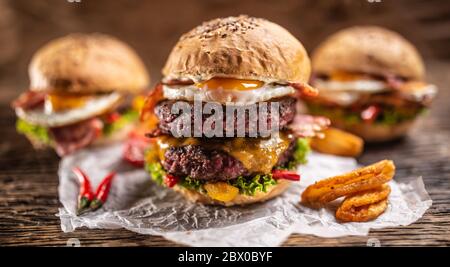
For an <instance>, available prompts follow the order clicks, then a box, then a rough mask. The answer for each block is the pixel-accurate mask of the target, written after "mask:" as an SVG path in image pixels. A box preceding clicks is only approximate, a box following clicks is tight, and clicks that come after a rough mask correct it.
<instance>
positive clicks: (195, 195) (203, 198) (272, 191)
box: [173, 180, 291, 207]
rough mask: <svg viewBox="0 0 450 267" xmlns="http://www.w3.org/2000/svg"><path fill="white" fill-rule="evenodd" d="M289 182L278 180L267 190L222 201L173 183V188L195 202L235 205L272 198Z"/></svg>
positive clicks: (285, 187)
mask: <svg viewBox="0 0 450 267" xmlns="http://www.w3.org/2000/svg"><path fill="white" fill-rule="evenodd" d="M290 184H291V182H290V181H287V180H278V183H277V184H276V185H273V186H271V187H269V188H268V189H267V192H261V191H257V192H256V193H255V195H254V196H247V195H243V194H239V195H237V196H236V197H235V198H234V199H233V200H232V201H228V202H222V201H218V200H215V199H212V198H210V197H209V196H208V195H207V194H204V193H200V192H198V191H194V190H189V189H186V188H184V187H181V186H178V185H175V186H174V187H173V189H174V190H175V191H177V192H179V193H181V194H182V195H183V196H184V197H185V198H186V199H188V200H189V201H192V202H196V203H202V204H206V205H221V206H226V207H229V206H235V205H240V206H244V205H249V204H252V203H257V202H264V201H267V200H269V199H272V198H274V197H276V196H278V195H281V194H282V193H283V192H284V191H286V190H287V189H288V187H289V185H290Z"/></svg>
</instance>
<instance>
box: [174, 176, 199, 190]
mask: <svg viewBox="0 0 450 267" xmlns="http://www.w3.org/2000/svg"><path fill="white" fill-rule="evenodd" d="M203 184H204V182H203V181H201V180H195V179H192V178H191V177H189V176H188V177H185V178H184V179H181V181H179V182H178V185H181V186H182V187H184V188H187V189H190V190H196V191H200V192H203V191H204V189H203Z"/></svg>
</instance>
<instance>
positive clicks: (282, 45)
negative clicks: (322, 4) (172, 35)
mask: <svg viewBox="0 0 450 267" xmlns="http://www.w3.org/2000/svg"><path fill="white" fill-rule="evenodd" d="M310 72H311V67H310V61H309V57H308V54H307V52H306V51H305V49H304V47H303V45H302V44H301V43H300V42H299V41H298V40H297V39H296V38H295V37H294V36H292V35H291V34H290V33H289V32H288V31H287V30H285V29H284V28H282V27H281V26H279V25H277V24H275V23H272V22H269V21H267V20H264V19H259V18H252V17H248V16H245V15H241V16H239V17H228V18H219V19H214V20H211V21H208V22H205V23H203V24H202V25H200V26H198V27H196V28H194V29H193V30H191V31H190V32H188V33H186V34H184V35H183V36H181V38H180V40H179V41H178V43H177V44H176V45H175V47H174V48H173V49H172V52H171V53H170V55H169V58H168V59H167V62H166V65H165V67H164V68H163V71H162V73H163V75H164V76H165V79H186V78H187V79H191V80H194V81H204V80H208V79H211V78H213V77H226V78H227V77H229V78H236V79H251V80H260V81H265V82H273V81H289V82H307V80H308V79H309V75H310Z"/></svg>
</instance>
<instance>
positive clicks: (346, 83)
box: [314, 79, 389, 106]
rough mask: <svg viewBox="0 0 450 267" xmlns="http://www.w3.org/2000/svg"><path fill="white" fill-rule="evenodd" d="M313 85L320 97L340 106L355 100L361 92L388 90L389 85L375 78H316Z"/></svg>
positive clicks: (369, 92) (370, 92) (371, 92)
mask: <svg viewBox="0 0 450 267" xmlns="http://www.w3.org/2000/svg"><path fill="white" fill-rule="evenodd" d="M314 86H315V87H316V88H317V89H318V90H319V95H320V96H321V97H322V98H325V99H328V100H330V101H332V102H335V103H337V104H339V105H342V106H347V105H351V104H353V103H354V102H356V101H357V100H358V99H359V98H360V97H361V95H362V94H373V93H380V92H384V91H388V90H389V87H388V86H387V84H386V83H385V82H383V81H377V80H364V79H359V80H323V79H317V80H316V81H315V82H314Z"/></svg>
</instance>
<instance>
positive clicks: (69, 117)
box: [16, 92, 122, 127]
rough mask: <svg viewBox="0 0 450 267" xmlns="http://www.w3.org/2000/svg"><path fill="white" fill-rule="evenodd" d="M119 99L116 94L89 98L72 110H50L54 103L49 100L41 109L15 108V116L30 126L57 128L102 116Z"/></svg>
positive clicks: (74, 106) (120, 96) (118, 94)
mask: <svg viewBox="0 0 450 267" xmlns="http://www.w3.org/2000/svg"><path fill="white" fill-rule="evenodd" d="M50 99H51V98H50ZM121 99H122V95H121V94H120V93H116V92H114V93H110V94H107V95H95V96H89V97H85V98H84V99H83V104H82V105H81V104H77V105H73V108H67V106H66V107H65V108H64V109H60V108H59V109H54V108H53V109H52V108H51V107H52V105H51V104H53V105H54V104H55V102H54V100H53V101H52V100H50V102H47V101H46V103H45V105H44V106H43V107H41V108H37V109H32V110H24V109H22V108H16V114H17V116H18V117H19V118H21V119H23V120H25V121H27V122H29V123H31V124H35V125H40V126H44V127H59V126H64V125H69V124H73V123H76V122H80V121H83V120H86V119H88V118H92V117H95V116H98V115H101V114H104V113H106V112H107V111H109V110H111V109H112V108H114V107H115V106H116V105H117V104H118V103H119V102H120V100H121ZM72 101H73V100H72Z"/></svg>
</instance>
